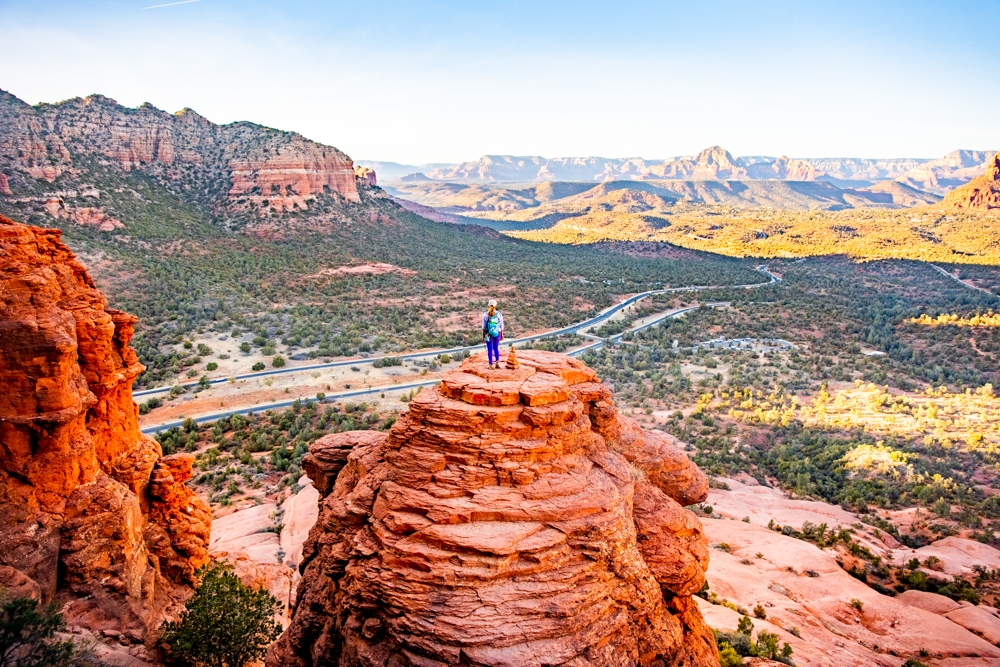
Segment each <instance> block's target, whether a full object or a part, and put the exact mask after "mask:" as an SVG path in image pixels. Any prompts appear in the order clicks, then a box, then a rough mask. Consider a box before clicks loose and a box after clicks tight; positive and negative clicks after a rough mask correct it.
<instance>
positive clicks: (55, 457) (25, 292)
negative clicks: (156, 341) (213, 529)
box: [0, 217, 211, 640]
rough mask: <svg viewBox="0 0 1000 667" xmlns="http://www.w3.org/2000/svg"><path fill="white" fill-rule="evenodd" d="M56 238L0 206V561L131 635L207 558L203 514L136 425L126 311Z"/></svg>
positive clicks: (73, 610)
mask: <svg viewBox="0 0 1000 667" xmlns="http://www.w3.org/2000/svg"><path fill="white" fill-rule="evenodd" d="M59 236H60V232H59V230H53V229H40V228H36V227H29V226H27V225H22V224H17V223H14V222H11V221H10V220H8V219H6V218H3V217H0V385H2V386H3V387H4V392H3V394H2V395H0V566H7V567H9V568H13V569H14V570H17V571H18V572H19V573H20V575H23V576H24V577H26V578H27V579H29V580H30V581H33V582H34V583H35V584H37V586H38V590H39V594H40V595H41V597H42V598H43V599H46V600H51V599H58V600H59V601H61V602H63V603H65V605H66V606H65V611H66V613H67V617H68V619H69V621H70V622H71V623H74V624H77V625H81V626H84V627H89V628H92V629H100V630H115V631H118V632H122V633H125V634H126V635H127V636H130V637H132V638H134V639H136V640H141V639H143V638H144V637H145V636H146V634H147V632H148V631H149V630H150V629H152V628H154V627H155V626H156V625H158V624H159V622H160V621H161V620H162V618H163V614H164V613H165V611H166V610H167V609H168V608H169V607H170V606H171V605H173V604H176V601H177V600H178V599H179V598H180V597H183V595H184V594H185V589H184V588H183V584H184V583H185V582H187V581H190V575H191V573H192V572H193V569H194V568H195V567H197V566H198V565H201V564H202V563H204V562H205V561H206V558H207V545H208V531H209V526H210V521H211V519H210V515H209V513H208V509H207V507H206V506H205V504H204V502H202V501H201V500H200V499H198V498H197V497H196V496H194V495H193V494H192V493H191V492H190V491H189V490H188V489H187V488H185V487H184V486H183V482H184V480H185V479H186V475H190V461H189V460H187V459H184V458H177V457H166V458H161V456H160V447H159V445H158V444H157V443H156V441H154V440H152V439H151V438H148V437H147V436H143V435H141V434H140V433H139V425H138V410H137V408H136V405H135V403H134V402H133V401H132V381H133V380H134V379H135V377H136V376H137V375H138V374H139V373H140V372H142V370H143V366H142V365H141V364H140V363H139V361H138V359H137V357H136V355H135V352H134V351H133V350H132V348H131V347H129V342H130V340H131V338H132V325H133V324H134V323H135V321H136V318H135V317H133V316H132V315H128V314H127V313H123V312H120V311H116V310H112V309H109V308H108V307H107V301H106V300H105V298H104V297H103V295H101V293H100V292H99V291H98V290H97V288H96V287H95V286H94V283H93V281H92V280H91V279H90V276H88V275H87V272H86V270H85V269H84V267H83V265H82V264H80V262H78V261H77V260H76V258H75V256H74V255H73V253H72V252H70V250H69V249H68V248H67V247H66V246H65V245H63V244H62V242H61V241H60V240H59ZM29 587H30V586H29Z"/></svg>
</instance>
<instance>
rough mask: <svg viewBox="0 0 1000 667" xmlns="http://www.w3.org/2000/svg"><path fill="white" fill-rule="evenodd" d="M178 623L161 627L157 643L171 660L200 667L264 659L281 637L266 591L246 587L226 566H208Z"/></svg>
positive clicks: (200, 573)
mask: <svg viewBox="0 0 1000 667" xmlns="http://www.w3.org/2000/svg"><path fill="white" fill-rule="evenodd" d="M198 577H199V580H200V581H199V584H198V588H197V589H196V590H195V593H194V595H193V596H192V597H191V599H189V600H188V601H187V604H186V605H185V609H184V611H183V612H181V616H180V619H179V620H178V621H177V622H176V623H166V624H164V626H163V627H164V631H163V637H162V639H161V640H160V641H161V642H162V643H163V644H164V645H165V647H167V648H168V651H169V653H170V655H171V656H172V657H174V658H179V659H181V660H184V661H186V662H188V663H191V664H193V665H198V666H199V667H243V666H244V665H246V664H247V663H250V662H256V661H259V660H261V659H262V658H263V657H264V653H265V652H266V651H267V647H268V645H269V644H270V643H271V642H273V641H274V640H275V639H276V638H277V637H278V635H279V634H280V633H281V626H280V625H279V624H278V623H277V622H275V620H274V614H275V613H276V612H277V611H278V610H279V609H280V608H281V605H280V604H279V603H278V601H277V600H276V599H275V598H274V596H273V595H271V594H270V593H269V592H268V591H267V590H265V589H264V588H258V589H252V588H248V587H247V586H245V585H244V584H243V582H241V581H240V579H239V577H237V576H236V574H235V573H234V572H233V568H232V566H230V565H226V564H223V563H210V564H209V565H206V566H205V567H203V568H201V569H200V570H199V571H198Z"/></svg>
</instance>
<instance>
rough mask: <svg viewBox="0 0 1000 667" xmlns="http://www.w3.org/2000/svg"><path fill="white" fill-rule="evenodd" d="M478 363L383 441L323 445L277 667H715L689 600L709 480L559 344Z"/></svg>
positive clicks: (314, 462) (366, 438)
mask: <svg viewBox="0 0 1000 667" xmlns="http://www.w3.org/2000/svg"><path fill="white" fill-rule="evenodd" d="M519 362H520V363H519V366H518V367H517V368H512V369H506V368H502V369H487V368H486V361H485V359H484V358H480V357H474V358H472V359H470V360H468V361H466V362H465V363H463V364H462V366H461V367H460V368H459V369H457V370H456V371H454V372H452V373H451V374H449V375H448V376H447V377H446V378H445V379H444V380H443V381H442V383H441V385H440V386H439V387H435V388H432V389H429V390H425V391H423V392H422V393H421V394H419V395H418V396H417V397H416V398H415V399H413V400H412V401H411V402H410V407H409V411H408V412H407V413H406V414H405V415H403V416H402V417H401V418H400V419H399V421H397V422H396V424H395V425H394V426H393V428H392V430H391V431H390V432H389V433H372V432H355V433H348V434H341V435H338V436H337V437H336V439H335V440H330V441H325V442H323V443H322V445H321V446H317V447H316V448H315V450H314V451H312V452H311V453H310V455H309V456H308V457H307V458H306V460H305V462H304V467H305V469H306V471H307V473H308V474H309V475H310V476H311V477H312V478H313V480H314V483H315V485H316V488H317V490H318V491H319V492H320V513H319V519H318V521H317V524H316V526H315V527H314V528H313V530H312V532H311V534H310V536H309V539H308V540H307V542H306V544H305V545H304V548H303V560H302V567H301V569H302V575H303V577H302V581H301V583H300V585H299V590H298V595H297V602H296V607H295V609H294V611H293V616H292V622H291V625H290V627H289V628H288V630H287V631H286V632H285V633H284V635H282V637H281V638H280V639H279V641H278V642H277V643H276V644H275V645H274V646H273V647H272V649H271V651H270V653H269V656H268V661H267V664H268V666H269V667H291V666H295V667H305V666H307V665H308V666H311V665H342V666H347V665H422V666H423V665H426V666H430V665H459V664H461V665H511V666H516V667H526V666H530V665H539V666H541V665H562V664H567V665H578V666H580V667H583V666H585V665H602V666H603V665H664V666H665V665H685V666H697V665H717V664H718V657H717V655H716V651H715V643H714V640H713V638H712V634H711V630H710V629H709V628H708V627H707V626H706V625H705V624H704V622H703V620H702V618H701V615H700V613H699V611H698V609H697V606H696V605H694V604H693V603H692V602H691V598H690V596H691V595H692V594H693V593H695V592H697V591H698V590H699V589H701V587H702V586H703V584H704V581H705V574H704V573H705V569H706V568H707V565H708V545H707V542H706V540H705V537H704V535H703V534H702V530H701V524H700V522H699V521H698V519H697V518H696V517H695V516H694V514H692V513H691V512H689V511H687V510H685V509H684V507H683V506H682V505H683V504H690V503H692V502H698V501H700V500H703V499H704V498H705V496H706V494H707V491H708V484H707V480H706V478H705V476H704V475H703V474H702V473H701V472H700V471H699V470H698V469H697V468H696V467H695V466H694V465H693V464H691V463H690V462H689V461H688V459H687V457H686V456H685V455H684V454H683V452H682V451H680V450H679V449H678V448H677V447H675V445H674V443H672V442H671V441H670V438H669V436H666V435H664V434H660V433H657V432H651V433H648V432H645V431H643V430H642V429H641V428H639V427H638V425H637V424H635V422H633V421H632V420H630V419H628V418H626V417H624V416H623V415H621V414H620V413H618V411H617V410H615V409H614V407H613V406H612V404H611V396H610V393H609V392H608V390H607V389H605V388H604V387H603V386H602V385H601V384H600V383H599V382H598V379H597V377H596V375H595V374H594V372H593V371H592V370H591V369H589V368H588V367H587V366H586V365H584V364H583V363H581V362H579V361H577V360H575V359H571V358H569V357H566V356H564V355H559V354H554V353H545V352H537V351H523V352H521V353H519Z"/></svg>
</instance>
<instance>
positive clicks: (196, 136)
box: [0, 91, 375, 231]
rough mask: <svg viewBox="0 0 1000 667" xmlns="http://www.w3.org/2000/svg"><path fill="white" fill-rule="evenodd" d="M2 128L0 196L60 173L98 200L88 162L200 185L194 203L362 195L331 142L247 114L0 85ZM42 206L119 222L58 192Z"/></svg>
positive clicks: (312, 204)
mask: <svg viewBox="0 0 1000 667" xmlns="http://www.w3.org/2000/svg"><path fill="white" fill-rule="evenodd" d="M0 128H2V130H3V131H2V132H0V167H4V169H3V171H4V172H5V173H3V174H0V195H3V196H8V197H10V196H13V195H14V194H15V193H16V192H19V191H20V194H19V196H27V195H28V193H30V192H32V191H33V190H34V186H35V183H34V181H39V180H41V181H46V182H48V183H53V182H54V181H56V179H60V181H59V183H60V185H61V186H62V188H63V189H66V188H70V189H71V190H74V191H73V192H72V193H71V194H72V195H73V196H76V195H78V194H79V195H81V196H87V197H89V198H90V199H91V200H92V201H94V202H96V203H98V204H99V203H101V202H102V201H103V200H101V198H100V197H101V193H100V192H99V191H98V189H96V188H94V187H92V186H90V185H89V184H88V183H89V181H88V179H89V178H90V177H84V176H81V170H83V171H86V165H87V164H88V163H89V162H92V161H93V162H96V163H97V164H99V165H100V166H101V168H102V169H108V168H114V169H121V170H123V171H125V172H129V171H140V172H142V173H144V174H147V175H149V176H150V177H152V178H155V179H158V180H160V181H161V182H162V183H163V184H165V185H167V186H168V187H169V188H170V189H171V190H174V191H176V192H181V193H185V195H191V194H192V193H193V192H199V193H200V194H199V195H198V196H197V199H198V200H199V203H202V204H208V205H209V206H210V207H211V208H212V209H213V210H214V211H215V212H216V213H219V214H223V213H230V214H231V213H238V212H241V211H248V210H251V209H253V210H258V211H271V212H283V211H292V210H295V211H305V210H311V209H316V208H317V207H318V205H317V200H318V198H320V197H322V196H324V195H331V196H334V197H336V198H337V199H338V200H339V201H341V202H359V201H360V195H359V194H358V178H359V177H358V176H356V175H355V170H354V163H353V161H352V160H351V159H350V158H349V157H348V156H347V155H345V154H344V153H343V152H341V151H339V150H337V149H336V148H333V147H331V146H324V145H323V144H319V143H316V142H314V141H310V140H308V139H306V138H305V137H303V136H301V135H299V134H296V133H294V132H280V131H277V130H273V129H270V128H266V127H262V126H259V125H255V124H253V123H246V122H239V123H232V124H229V125H216V124H215V123H212V122H210V121H208V120H207V119H205V118H203V117H202V116H200V115H198V114H197V113H195V112H194V111H192V110H190V109H184V110H182V111H179V112H177V113H175V114H170V113H166V112H164V111H161V110H160V109H157V108H155V107H153V106H152V105H149V104H144V105H142V106H140V107H139V108H137V109H130V108H127V107H123V106H121V105H119V104H118V103H117V102H115V101H114V100H112V99H109V98H107V97H103V96H101V95H91V96H89V97H86V98H82V99H81V98H75V99H72V100H67V101H65V102H60V103H58V104H40V105H37V106H29V105H27V104H25V103H24V102H22V101H21V100H19V99H17V98H16V97H14V96H13V95H11V94H10V93H6V92H4V91H0ZM368 171H370V170H368ZM81 179H82V180H81ZM374 181H375V174H374V172H371V173H370V175H368V174H367V173H365V174H364V182H365V183H369V182H370V183H371V184H372V185H374ZM226 184H228V186H227V185H226ZM12 186H13V190H12ZM39 203H42V202H39ZM44 207H45V209H46V211H47V212H48V213H49V214H50V215H52V216H53V217H56V218H60V219H65V220H72V221H74V222H76V223H77V224H81V225H89V226H95V227H98V228H99V229H101V230H105V231H107V230H111V229H115V228H117V227H120V226H122V223H121V222H120V221H119V220H117V219H115V218H114V217H112V216H110V215H108V214H106V213H105V212H104V211H103V210H102V209H101V208H100V207H84V208H73V207H71V206H68V205H66V204H64V203H63V202H62V200H61V199H60V198H59V197H53V198H50V199H49V200H47V201H45V202H44Z"/></svg>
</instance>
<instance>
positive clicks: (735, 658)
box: [719, 642, 743, 667]
mask: <svg viewBox="0 0 1000 667" xmlns="http://www.w3.org/2000/svg"><path fill="white" fill-rule="evenodd" d="M742 664H743V658H741V657H740V654H739V653H737V652H736V649H734V648H733V647H732V646H730V645H729V644H728V643H727V642H721V643H720V644H719V665H720V667H739V665H742Z"/></svg>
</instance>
